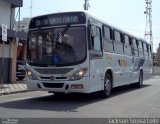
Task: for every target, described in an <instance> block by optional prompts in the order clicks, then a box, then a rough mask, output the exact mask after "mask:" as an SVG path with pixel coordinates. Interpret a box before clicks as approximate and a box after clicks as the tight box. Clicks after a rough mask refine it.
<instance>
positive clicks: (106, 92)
mask: <svg viewBox="0 0 160 124" xmlns="http://www.w3.org/2000/svg"><path fill="white" fill-rule="evenodd" d="M111 91H112V79H111V76H110V74H109V73H107V74H106V76H105V79H104V89H103V91H102V96H103V97H105V98H107V97H109V96H110V95H111Z"/></svg>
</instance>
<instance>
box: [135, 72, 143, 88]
mask: <svg viewBox="0 0 160 124" xmlns="http://www.w3.org/2000/svg"><path fill="white" fill-rule="evenodd" d="M136 86H137V88H141V87H142V86H143V72H142V71H141V72H140V75H139V81H138V82H137V83H136Z"/></svg>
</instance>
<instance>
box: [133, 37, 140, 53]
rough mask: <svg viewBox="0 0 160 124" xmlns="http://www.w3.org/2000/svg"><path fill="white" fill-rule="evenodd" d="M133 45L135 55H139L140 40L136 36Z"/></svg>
mask: <svg viewBox="0 0 160 124" xmlns="http://www.w3.org/2000/svg"><path fill="white" fill-rule="evenodd" d="M132 45H133V55H134V56H138V55H139V54H138V42H137V40H136V39H135V38H133V39H132Z"/></svg>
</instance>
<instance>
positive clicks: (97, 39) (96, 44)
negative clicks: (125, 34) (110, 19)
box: [91, 27, 101, 51]
mask: <svg viewBox="0 0 160 124" xmlns="http://www.w3.org/2000/svg"><path fill="white" fill-rule="evenodd" d="M91 39H92V44H91V47H92V50H99V51H100V50H101V32H100V28H98V27H96V28H95V34H94V36H93V35H92V36H91Z"/></svg>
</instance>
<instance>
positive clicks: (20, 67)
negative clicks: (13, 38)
mask: <svg viewBox="0 0 160 124" xmlns="http://www.w3.org/2000/svg"><path fill="white" fill-rule="evenodd" d="M25 76H26V61H25V60H24V59H17V67H16V77H17V78H18V80H23V79H24V78H25Z"/></svg>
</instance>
